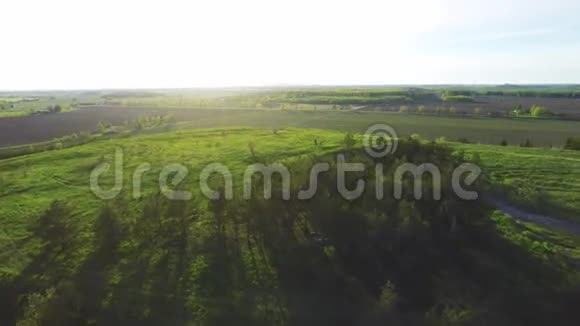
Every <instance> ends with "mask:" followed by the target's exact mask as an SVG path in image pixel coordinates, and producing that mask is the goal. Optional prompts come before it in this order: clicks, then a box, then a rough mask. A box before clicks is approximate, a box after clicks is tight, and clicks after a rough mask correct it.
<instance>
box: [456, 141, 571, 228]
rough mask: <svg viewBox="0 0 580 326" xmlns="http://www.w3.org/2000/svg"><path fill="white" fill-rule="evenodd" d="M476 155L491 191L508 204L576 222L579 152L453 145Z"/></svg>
mask: <svg viewBox="0 0 580 326" xmlns="http://www.w3.org/2000/svg"><path fill="white" fill-rule="evenodd" d="M455 148H456V149H458V150H464V151H465V152H466V153H469V154H471V155H476V156H477V157H478V158H479V161H480V163H481V165H482V166H483V168H484V171H485V172H486V174H487V176H488V177H489V179H490V181H491V183H492V184H493V185H494V186H495V188H494V189H493V190H494V191H496V192H499V193H501V194H503V195H505V196H507V197H509V199H510V201H512V202H514V203H518V204H520V205H523V206H524V207H528V208H531V209H533V210H534V211H537V212H541V213H544V214H548V215H553V216H560V217H567V218H570V219H574V220H576V221H580V152H579V151H568V150H559V149H543V148H521V147H514V146H488V145H463V144H456V145H455Z"/></svg>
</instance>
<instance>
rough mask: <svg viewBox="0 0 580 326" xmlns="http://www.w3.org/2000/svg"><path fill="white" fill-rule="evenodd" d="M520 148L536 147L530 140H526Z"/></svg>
mask: <svg viewBox="0 0 580 326" xmlns="http://www.w3.org/2000/svg"><path fill="white" fill-rule="evenodd" d="M520 147H534V145H532V142H531V141H530V139H529V138H526V140H525V141H523V142H521V143H520Z"/></svg>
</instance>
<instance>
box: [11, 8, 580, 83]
mask: <svg viewBox="0 0 580 326" xmlns="http://www.w3.org/2000/svg"><path fill="white" fill-rule="evenodd" d="M578 58H580V1H578V0H551V1H538V0H511V1H510V0H485V1H480V0H471V1H470V0H393V1H388V0H382V1H373V0H349V1H341V0H330V1H327V0H289V1H278V0H231V1H229V0H204V1H198V0H189V1H179V0H152V1H148V0H138V1H131V0H98V1H93V0H51V1H46V0H1V1H0V89H1V90H25V89H95V88H181V87H227V86H268V85H347V84H348V85H353V84H359V85H369V84H381V85H386V84H503V83H525V84H533V83H580V59H578Z"/></svg>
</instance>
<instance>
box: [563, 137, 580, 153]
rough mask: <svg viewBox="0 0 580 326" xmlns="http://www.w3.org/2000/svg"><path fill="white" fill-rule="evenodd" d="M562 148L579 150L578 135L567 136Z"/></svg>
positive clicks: (579, 139)
mask: <svg viewBox="0 0 580 326" xmlns="http://www.w3.org/2000/svg"><path fill="white" fill-rule="evenodd" d="M564 149H570V150H576V151H578V150H580V137H568V139H566V144H565V145H564Z"/></svg>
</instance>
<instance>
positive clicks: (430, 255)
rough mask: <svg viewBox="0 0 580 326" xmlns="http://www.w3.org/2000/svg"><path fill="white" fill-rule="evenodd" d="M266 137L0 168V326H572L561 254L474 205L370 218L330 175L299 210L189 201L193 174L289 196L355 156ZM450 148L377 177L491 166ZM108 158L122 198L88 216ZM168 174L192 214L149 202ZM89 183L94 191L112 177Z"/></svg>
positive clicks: (534, 232) (442, 205)
mask: <svg viewBox="0 0 580 326" xmlns="http://www.w3.org/2000/svg"><path fill="white" fill-rule="evenodd" d="M274 129H275V128H272V127H269V128H261V129H260V128H228V129H204V130H177V131H169V132H164V133H158V134H152V135H141V136H136V137H129V138H115V139H109V140H107V139H97V140H94V141H92V142H90V143H87V144H83V145H79V146H76V147H72V148H68V149H60V150H54V151H48V152H42V153H35V154H31V155H25V156H21V157H17V158H11V159H5V160H0V184H2V187H1V190H0V191H1V192H0V224H1V225H2V233H1V234H0V248H1V249H2V250H1V251H0V258H1V259H2V265H1V268H0V290H2V292H1V293H2V296H0V300H1V303H2V305H3V306H4V307H8V308H10V309H4V310H3V311H1V312H0V320H2V321H9V322H11V323H12V324H13V321H14V320H29V319H32V320H34V318H36V317H37V316H38V315H41V316H42V318H43V319H44V320H48V321H50V323H51V324H65V323H73V321H74V322H75V323H77V324H78V323H82V322H90V321H96V322H97V323H99V324H101V323H105V324H106V322H107V321H108V322H111V321H113V322H111V323H121V322H123V321H125V322H126V321H127V320H131V321H135V323H141V324H148V323H150V324H159V323H163V322H165V323H167V321H168V318H169V319H171V321H172V323H174V324H184V323H187V322H189V323H200V324H212V325H213V324H216V325H217V324H230V323H234V322H235V321H239V320H244V321H247V323H248V324H256V323H259V321H262V322H264V321H265V322H264V323H265V324H278V325H286V324H294V321H298V322H299V323H300V324H301V325H319V324H320V321H322V320H326V321H328V320H332V321H333V323H334V324H339V323H340V322H341V321H344V320H345V318H346V319H348V320H351V321H353V322H355V321H356V322H358V321H362V322H363V324H364V321H366V320H392V318H396V319H397V320H399V319H400V320H402V321H403V324H406V323H407V322H408V323H411V324H429V323H427V322H432V321H436V322H437V323H443V324H445V323H449V321H454V320H457V318H460V320H462V321H465V322H470V321H483V323H485V324H498V323H500V324H501V323H503V322H505V323H507V324H514V323H515V324H520V322H521V323H525V324H534V322H537V323H539V324H542V323H545V322H546V321H547V320H548V317H545V316H550V317H549V318H553V317H552V315H551V314H549V312H553V311H556V312H557V313H558V314H557V315H558V316H559V317H558V318H562V319H563V320H566V319H567V318H572V317H571V316H573V315H574V314H575V313H576V310H575V309H574V308H571V307H573V306H572V303H573V302H574V301H573V300H572V299H573V298H574V297H572V298H568V297H567V296H566V292H565V291H566V290H567V289H568V288H571V287H573V286H575V285H576V284H577V279H576V278H575V277H576V274H577V270H576V267H575V265H573V264H574V259H576V258H577V251H576V250H572V249H574V248H573V246H575V244H576V243H577V242H576V239H575V238H568V237H564V236H559V235H557V234H551V233H550V232H548V231H544V230H542V229H533V226H530V227H529V229H526V228H527V226H524V225H519V224H516V223H513V222H512V221H511V220H509V219H508V218H507V217H505V216H503V215H501V214H498V213H494V214H492V212H491V208H488V207H486V206H485V205H481V203H479V202H465V201H459V200H455V199H453V198H452V197H450V196H448V195H449V193H448V192H447V190H448V189H445V191H444V194H445V196H444V198H445V199H444V200H443V201H433V200H428V199H425V200H417V201H413V200H409V198H411V197H410V196H411V192H412V190H408V192H406V196H405V199H404V200H401V201H397V200H394V199H392V198H391V196H390V195H391V194H390V193H387V196H386V197H385V199H384V200H382V201H377V200H375V199H373V198H372V196H371V195H366V194H365V196H364V197H363V198H362V199H361V200H357V201H352V202H345V201H344V200H342V199H341V198H339V197H337V196H334V195H333V194H334V192H333V191H334V190H333V189H334V188H335V183H334V180H335V178H336V176H335V175H333V174H331V175H329V176H328V177H327V178H322V179H321V181H320V184H319V185H320V187H321V188H320V191H321V194H320V196H317V197H315V198H313V199H312V200H309V201H298V200H293V201H282V200H280V199H279V198H278V197H276V196H274V198H273V199H272V200H260V199H259V198H253V199H252V200H249V201H240V200H239V198H238V201H235V200H234V201H227V202H224V201H214V202H208V201H206V200H205V199H204V198H201V196H200V193H199V185H198V179H197V177H198V176H199V173H200V171H201V169H202V168H203V167H204V166H206V165H207V164H209V163H216V162H218V163H222V164H224V165H226V166H227V167H228V168H229V170H230V171H231V172H232V174H233V176H234V184H235V188H236V189H238V190H239V187H240V180H241V176H242V175H243V172H244V170H245V169H246V167H247V166H248V165H250V164H252V163H255V162H261V163H274V162H283V163H285V164H287V165H288V166H293V167H296V168H298V170H297V171H299V173H297V174H296V175H293V179H292V180H293V181H294V180H295V179H294V178H299V180H300V182H299V184H307V183H305V182H306V181H307V180H308V179H307V177H308V169H307V163H312V162H313V161H316V160H318V159H330V158H332V157H334V155H335V152H336V151H341V152H347V153H349V157H350V158H351V159H352V160H353V161H354V160H356V159H357V158H361V157H363V156H366V155H364V153H361V151H360V150H359V149H357V148H356V147H358V146H359V141H360V138H359V137H358V136H354V138H353V139H354V143H348V142H347V140H348V139H349V137H346V136H345V132H343V131H335V130H320V129H295V128H288V129H276V130H274ZM344 129H348V128H344ZM353 146H354V147H355V148H353ZM452 146H457V148H454V149H450V148H448V147H447V145H446V144H440V143H431V142H424V143H419V142H417V141H415V140H405V141H403V140H402V141H401V143H400V146H399V150H398V151H397V153H395V154H394V155H393V156H389V157H387V158H385V160H384V161H383V162H384V163H385V164H387V163H388V164H389V165H388V166H396V165H397V164H400V163H403V162H409V161H422V160H426V161H428V162H434V163H437V164H439V163H440V165H441V166H454V165H456V164H458V163H459V162H460V161H461V159H460V158H459V157H460V156H456V155H452V150H455V151H457V150H461V149H465V151H466V152H469V153H468V154H469V155H471V153H472V152H474V151H477V149H478V148H480V147H481V148H482V149H483V150H484V151H485V150H486V149H487V148H489V149H490V151H491V149H492V147H491V146H489V147H487V146H481V145H452ZM117 148H121V149H122V150H123V171H124V174H123V183H124V187H123V189H122V191H121V194H120V195H119V197H118V198H116V199H114V200H109V201H102V200H100V199H98V198H96V197H95V196H94V195H93V194H92V192H91V191H90V189H89V175H90V173H91V171H92V170H93V169H94V168H95V167H96V166H97V165H99V164H100V163H103V162H109V163H113V161H114V154H115V150H116V149H117ZM493 148H495V147H493ZM546 152H549V151H546ZM549 153H551V152H549ZM554 153H555V152H554ZM522 154H527V155H531V154H530V152H526V151H524V152H522ZM395 155H396V156H395ZM481 157H482V160H484V157H487V156H485V155H484V154H482V155H481ZM367 159H368V158H367ZM490 160H493V162H496V161H499V162H508V160H507V158H499V159H498V158H497V157H494V158H490ZM371 162H372V161H371ZM143 163H150V164H151V170H150V171H148V172H146V173H145V175H144V178H143V183H142V187H141V188H142V191H143V195H144V196H143V197H142V198H140V199H133V198H132V192H133V190H134V187H133V181H132V180H133V172H134V171H135V169H136V168H137V167H138V166H139V165H141V164H143ZM170 163H180V164H183V165H184V166H186V167H187V168H188V170H189V175H188V176H187V177H186V179H185V181H184V183H183V184H182V185H180V186H179V188H180V189H183V190H191V191H192V192H193V198H192V199H191V200H189V201H172V202H166V201H164V200H163V198H162V197H161V196H159V195H157V194H156V193H157V191H158V189H159V186H158V185H159V181H158V180H159V173H160V169H161V168H162V167H163V166H164V165H166V164H170ZM484 163H486V164H489V163H490V162H484ZM527 168H528V169H529V168H531V167H527ZM292 171H295V170H294V169H292ZM371 171H372V170H371ZM449 172H450V170H447V172H445V173H444V176H445V178H446V179H448V178H449ZM371 173H372V172H371ZM359 177H362V178H365V180H367V181H368V182H370V181H371V180H373V179H374V178H373V176H372V174H366V173H365V174H362V175H359ZM100 181H101V182H100V184H101V186H102V187H103V188H107V189H108V187H109V186H111V185H112V183H113V173H112V171H108V173H106V175H104V176H103V178H102V179H101V180H100ZM350 181H351V182H352V183H351V185H353V184H354V181H355V180H350ZM373 186H374V184H372V183H369V188H373ZM235 194H237V195H239V191H236V192H235ZM407 196H409V197H407ZM54 200H60V201H59V202H54ZM490 215H491V216H492V222H490V221H489V219H488V218H489V217H490ZM452 216H453V218H452ZM452 220H453V221H455V222H452ZM523 231H527V232H526V233H523ZM571 247H572V248H571ZM336 284H341V286H340V287H336ZM465 289H469V291H468V295H466V290H465ZM563 289H564V290H563ZM562 291H564V292H562ZM425 293H428V296H427V297H426V295H425ZM63 302H64V304H63ZM69 302H75V304H74V305H73V306H72V307H71V306H70V305H68V304H67V303H69ZM402 302H404V303H405V304H404V305H403V304H402ZM546 302H547V303H546ZM369 306H370V307H371V308H372V309H369V308H368V307H369ZM39 307H44V308H43V309H40V308H39ZM329 307H331V308H329ZM439 307H443V309H444V312H439V311H438V309H439ZM304 311H308V313H306V314H305V313H304ZM312 311H314V313H312ZM336 311H341V314H340V316H338V317H337V316H336ZM490 311H491V312H492V313H490ZM393 314H395V317H393ZM313 315H314V316H315V317H313ZM458 316H459V317H458ZM551 320H552V319H551ZM417 321H420V322H417ZM514 321H517V322H514Z"/></svg>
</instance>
